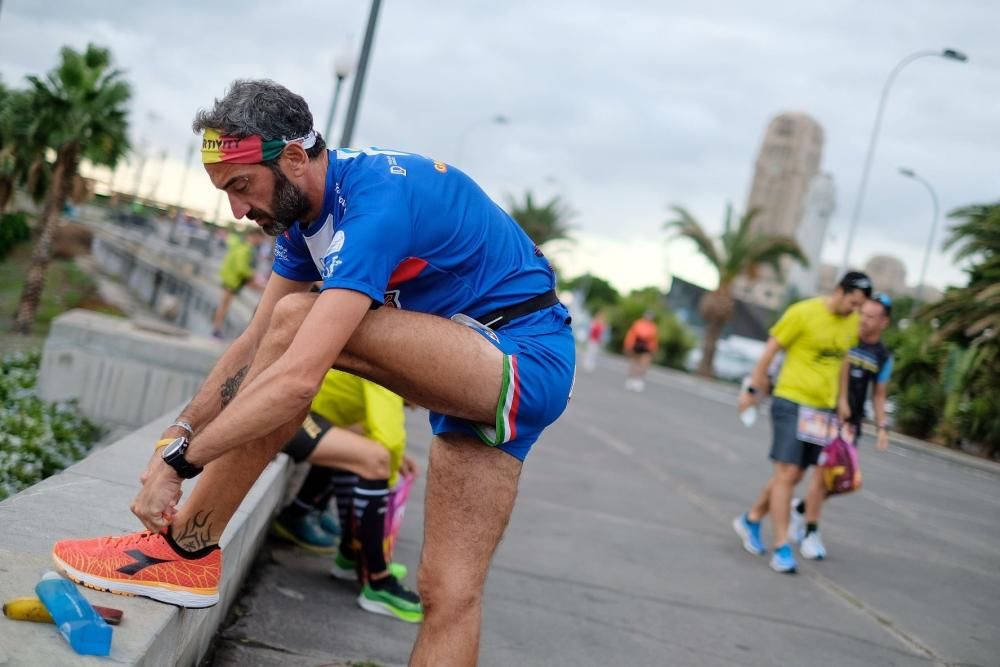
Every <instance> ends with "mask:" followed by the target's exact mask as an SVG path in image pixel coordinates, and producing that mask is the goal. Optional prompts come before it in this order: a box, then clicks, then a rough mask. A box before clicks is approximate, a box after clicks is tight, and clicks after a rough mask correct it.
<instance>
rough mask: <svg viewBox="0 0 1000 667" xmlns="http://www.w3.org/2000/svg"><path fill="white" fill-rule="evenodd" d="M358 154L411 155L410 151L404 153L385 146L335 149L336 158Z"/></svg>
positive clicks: (350, 157) (347, 157) (345, 158)
mask: <svg viewBox="0 0 1000 667" xmlns="http://www.w3.org/2000/svg"><path fill="white" fill-rule="evenodd" d="M359 155H368V156H376V155H412V153H404V152H403V151H393V150H389V149H387V148H378V147H376V146H371V147H369V148H360V149H358V148H338V149H337V159H338V160H353V159H354V158H356V157H358V156H359Z"/></svg>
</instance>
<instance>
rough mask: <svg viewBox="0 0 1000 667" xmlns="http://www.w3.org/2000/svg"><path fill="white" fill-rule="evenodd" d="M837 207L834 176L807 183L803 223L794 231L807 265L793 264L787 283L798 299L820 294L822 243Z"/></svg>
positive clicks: (824, 174)
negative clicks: (807, 260)
mask: <svg viewBox="0 0 1000 667" xmlns="http://www.w3.org/2000/svg"><path fill="white" fill-rule="evenodd" d="M836 208H837V191H836V188H835V187H834V184H833V176H831V175H830V174H827V173H822V174H817V175H816V176H814V177H813V179H812V181H810V182H809V191H808V193H807V194H806V203H805V208H804V210H803V212H802V222H801V223H800V224H799V228H798V230H797V231H796V232H795V239H796V240H797V241H798V242H799V246H801V248H802V252H803V253H804V254H805V256H806V257H807V258H809V266H808V267H803V266H800V265H799V264H798V263H792V266H791V268H790V269H789V270H788V277H787V281H786V282H787V284H788V288H789V289H793V290H795V292H796V293H797V294H798V296H800V297H808V296H815V295H817V294H819V293H820V291H821V290H820V286H819V282H820V280H819V268H820V261H821V260H820V257H821V256H822V253H823V241H824V240H825V239H826V230H827V227H829V225H830V218H831V217H832V216H833V212H834V210H835V209H836Z"/></svg>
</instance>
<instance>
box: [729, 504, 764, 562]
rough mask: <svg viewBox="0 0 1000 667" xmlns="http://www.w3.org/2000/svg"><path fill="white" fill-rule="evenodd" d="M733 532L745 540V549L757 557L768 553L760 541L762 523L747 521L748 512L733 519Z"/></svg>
mask: <svg viewBox="0 0 1000 667" xmlns="http://www.w3.org/2000/svg"><path fill="white" fill-rule="evenodd" d="M733 530H735V531H736V534H737V535H739V536H740V539H742V540H743V548H744V549H746V550H747V551H749V552H750V553H752V554H753V555H755V556H763V555H764V554H766V553H767V549H765V548H764V543H763V542H761V541H760V522H759V521H758V522H756V523H754V522H752V521H750V520H749V519H747V515H746V512H744V513H743V514H741V515H739V516H738V517H736V518H735V519H733Z"/></svg>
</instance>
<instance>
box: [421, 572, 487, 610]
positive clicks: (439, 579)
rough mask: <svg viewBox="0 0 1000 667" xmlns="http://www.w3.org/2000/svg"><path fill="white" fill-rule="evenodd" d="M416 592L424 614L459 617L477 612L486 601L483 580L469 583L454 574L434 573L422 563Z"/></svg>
mask: <svg viewBox="0 0 1000 667" xmlns="http://www.w3.org/2000/svg"><path fill="white" fill-rule="evenodd" d="M417 590H418V591H420V599H421V603H422V604H423V606H424V611H425V613H430V614H434V615H436V616H438V617H439V618H440V617H442V616H443V617H445V618H460V617H462V616H463V615H465V614H467V613H470V612H473V611H475V610H476V609H477V608H478V607H479V606H480V605H481V604H482V600H483V580H482V579H478V580H471V581H470V580H468V579H467V578H465V577H462V576H456V574H455V573H454V572H446V571H444V570H441V571H435V569H434V568H433V567H428V566H425V565H424V564H423V563H421V567H420V571H419V573H418V574H417Z"/></svg>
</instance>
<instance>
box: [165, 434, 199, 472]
mask: <svg viewBox="0 0 1000 667" xmlns="http://www.w3.org/2000/svg"><path fill="white" fill-rule="evenodd" d="M190 444H191V441H190V440H188V439H187V438H185V437H183V436H182V437H180V438H174V439H173V441H172V442H171V443H170V444H168V445H167V446H165V447H164V448H163V454H161V456H162V457H163V462H164V463H166V464H167V465H168V466H170V467H171V468H173V469H174V470H175V471H176V472H177V474H178V475H180V476H181V477H183V478H184V479H191V478H192V477H197V476H198V475H199V474H200V473H201V471H202V470H204V468H199V467H198V466H196V465H191V464H190V463H189V462H188V460H187V459H186V458H184V455H185V454H186V453H187V449H188V446H189V445H190Z"/></svg>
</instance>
